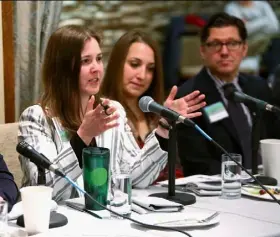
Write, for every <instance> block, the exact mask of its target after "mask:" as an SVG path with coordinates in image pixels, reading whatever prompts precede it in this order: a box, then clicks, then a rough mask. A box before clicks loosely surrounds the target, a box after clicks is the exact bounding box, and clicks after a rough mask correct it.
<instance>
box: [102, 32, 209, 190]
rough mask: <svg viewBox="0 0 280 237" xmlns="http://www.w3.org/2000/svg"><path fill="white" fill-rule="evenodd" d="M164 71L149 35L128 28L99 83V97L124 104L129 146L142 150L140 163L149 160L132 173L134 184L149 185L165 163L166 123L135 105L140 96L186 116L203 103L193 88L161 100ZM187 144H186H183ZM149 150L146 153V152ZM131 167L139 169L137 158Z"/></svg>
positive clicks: (171, 94) (197, 113) (189, 115)
mask: <svg viewBox="0 0 280 237" xmlns="http://www.w3.org/2000/svg"><path fill="white" fill-rule="evenodd" d="M163 83H164V81H163V70H162V62H161V55H160V50H159V48H158V45H157V44H156V42H155V41H154V40H153V39H152V38H151V37H150V35H149V34H148V33H146V32H144V31H141V30H131V31H129V32H127V33H126V34H124V35H123V36H122V37H121V38H120V39H119V40H118V41H117V42H116V43H115V45H114V47H113V49H112V52H111V55H110V57H109V60H108V64H107V68H106V73H105V76H104V79H103V82H102V85H101V89H100V90H101V94H102V96H104V97H106V98H109V99H112V100H116V101H118V102H120V103H121V105H122V106H123V107H124V109H125V112H126V115H127V118H128V124H129V127H130V129H131V132H132V139H133V140H134V142H132V148H133V149H139V150H140V151H141V153H142V156H141V162H140V164H143V163H149V165H145V166H142V167H141V169H139V172H138V173H137V172H134V175H135V177H134V179H133V180H134V183H133V185H140V186H142V185H143V186H145V184H151V183H152V182H154V181H155V180H156V178H157V177H158V176H159V174H160V171H162V170H163V169H164V167H165V166H166V163H167V153H166V152H165V151H164V150H166V143H167V138H168V129H167V128H168V124H167V121H165V120H164V119H162V118H161V119H160V118H159V116H157V115H156V114H153V113H144V112H142V111H141V110H140V108H139V106H138V101H139V99H140V98H141V97H142V96H145V95H147V96H151V97H153V99H154V100H155V101H156V102H157V103H159V104H163V103H164V105H165V106H167V107H169V108H171V109H173V110H175V111H177V112H178V113H180V114H182V115H184V116H185V117H188V118H193V117H196V116H200V115H201V113H200V112H195V111H197V110H198V109H200V108H201V107H203V106H205V102H202V100H203V99H204V95H201V94H200V92H199V91H195V92H193V93H191V94H189V95H187V96H185V97H183V98H181V99H178V100H175V96H176V92H177V87H176V86H174V87H173V88H172V89H171V92H170V94H169V95H168V97H167V99H166V100H165V102H164V86H163ZM186 145H187V144H186ZM147 151H149V152H147ZM130 162H131V168H132V170H133V169H134V168H136V167H137V168H138V167H139V165H138V163H139V160H138V159H134V160H133V157H132V158H131V161H130Z"/></svg>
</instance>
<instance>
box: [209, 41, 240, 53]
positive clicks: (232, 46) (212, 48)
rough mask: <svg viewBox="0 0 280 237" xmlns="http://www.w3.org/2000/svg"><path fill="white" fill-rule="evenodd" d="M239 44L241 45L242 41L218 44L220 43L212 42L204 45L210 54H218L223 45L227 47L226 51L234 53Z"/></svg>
mask: <svg viewBox="0 0 280 237" xmlns="http://www.w3.org/2000/svg"><path fill="white" fill-rule="evenodd" d="M241 44H243V41H236V40H232V41H228V42H225V43H223V42H220V41H213V42H207V43H205V44H204V45H205V46H206V47H207V48H208V49H209V50H210V51H212V52H218V51H220V50H221V49H222V47H223V45H225V46H226V47H227V49H228V50H231V51H234V50H237V49H239V48H240V46H241Z"/></svg>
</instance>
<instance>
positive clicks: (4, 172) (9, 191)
mask: <svg viewBox="0 0 280 237" xmlns="http://www.w3.org/2000/svg"><path fill="white" fill-rule="evenodd" d="M17 197H18V188H17V185H16V183H15V182H14V177H13V175H12V174H11V173H10V172H9V170H8V167H7V165H6V163H5V161H4V159H3V156H2V155H1V154H0V201H1V200H5V201H7V203H8V210H9V211H10V210H11V209H12V207H13V205H14V204H15V203H16V201H17Z"/></svg>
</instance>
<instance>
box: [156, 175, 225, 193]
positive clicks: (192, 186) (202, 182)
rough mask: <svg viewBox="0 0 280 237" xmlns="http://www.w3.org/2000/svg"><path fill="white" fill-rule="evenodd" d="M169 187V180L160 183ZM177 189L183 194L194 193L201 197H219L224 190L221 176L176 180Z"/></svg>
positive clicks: (200, 176) (202, 176)
mask: <svg viewBox="0 0 280 237" xmlns="http://www.w3.org/2000/svg"><path fill="white" fill-rule="evenodd" d="M159 183H160V184H161V185H162V186H164V187H167V186H168V180H165V181H162V182H159ZM175 189H176V190H179V191H183V192H193V193H195V194H197V195H199V196H219V195H221V190H222V180H221V177H220V176H216V175H215V176H209V175H192V176H188V177H184V178H179V179H176V180H175Z"/></svg>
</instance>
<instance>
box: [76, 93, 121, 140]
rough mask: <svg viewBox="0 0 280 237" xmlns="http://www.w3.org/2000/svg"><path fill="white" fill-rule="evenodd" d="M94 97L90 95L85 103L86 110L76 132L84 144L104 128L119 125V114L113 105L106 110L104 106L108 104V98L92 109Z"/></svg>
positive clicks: (104, 129)
mask: <svg viewBox="0 0 280 237" xmlns="http://www.w3.org/2000/svg"><path fill="white" fill-rule="evenodd" d="M94 101H95V98H94V96H92V97H91V98H90V99H89V101H88V104H87V108H86V112H85V115H84V118H83V121H82V124H81V126H80V127H79V129H78V131H77V133H78V135H79V136H80V138H81V139H82V140H83V141H84V143H85V144H87V145H88V144H89V143H90V142H91V140H92V138H93V137H96V136H98V135H100V134H101V133H103V132H105V131H106V130H108V129H110V128H113V127H116V126H118V125H119V123H118V121H117V119H118V118H119V114H118V113H117V112H116V108H115V107H114V106H110V107H109V108H108V109H106V111H105V110H104V107H105V106H106V105H109V102H110V101H109V100H108V99H104V100H103V101H102V105H103V106H102V105H100V104H99V105H97V106H96V108H95V109H93V104H94Z"/></svg>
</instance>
